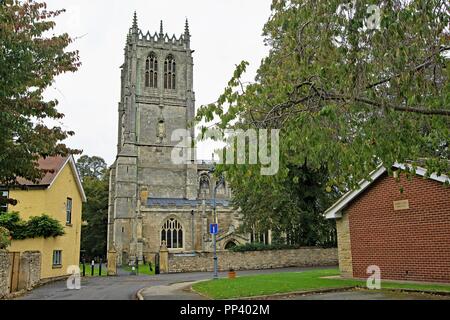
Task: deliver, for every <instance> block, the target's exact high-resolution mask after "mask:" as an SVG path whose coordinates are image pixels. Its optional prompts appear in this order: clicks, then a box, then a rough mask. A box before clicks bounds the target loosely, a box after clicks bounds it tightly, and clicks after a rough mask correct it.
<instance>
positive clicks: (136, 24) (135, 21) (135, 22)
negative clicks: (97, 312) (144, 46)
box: [133, 11, 138, 30]
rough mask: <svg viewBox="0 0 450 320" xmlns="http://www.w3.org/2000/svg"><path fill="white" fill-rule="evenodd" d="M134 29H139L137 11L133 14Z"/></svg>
mask: <svg viewBox="0 0 450 320" xmlns="http://www.w3.org/2000/svg"><path fill="white" fill-rule="evenodd" d="M133 29H134V30H137V29H138V21H137V14H136V11H135V12H134V15H133Z"/></svg>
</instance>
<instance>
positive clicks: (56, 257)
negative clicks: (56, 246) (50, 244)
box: [52, 250, 62, 266]
mask: <svg viewBox="0 0 450 320" xmlns="http://www.w3.org/2000/svg"><path fill="white" fill-rule="evenodd" d="M52 265H53V266H61V265H62V250H53V257H52Z"/></svg>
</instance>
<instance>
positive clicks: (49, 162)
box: [16, 156, 70, 186]
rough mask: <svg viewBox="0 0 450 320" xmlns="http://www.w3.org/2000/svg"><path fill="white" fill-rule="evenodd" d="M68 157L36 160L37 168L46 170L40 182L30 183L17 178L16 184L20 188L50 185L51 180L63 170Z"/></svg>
mask: <svg viewBox="0 0 450 320" xmlns="http://www.w3.org/2000/svg"><path fill="white" fill-rule="evenodd" d="M69 157H70V156H66V157H61V156H55V157H47V158H45V159H44V158H40V159H39V160H38V166H39V169H43V170H46V171H47V172H46V173H45V175H44V176H43V177H42V179H41V180H39V181H38V182H36V183H35V182H32V181H30V180H27V179H24V178H17V180H16V181H17V184H19V185H22V186H48V185H50V184H51V183H52V182H53V180H54V179H55V178H56V176H57V175H58V173H59V171H60V170H61V169H62V168H63V166H64V164H65V163H66V162H67V159H68V158H69Z"/></svg>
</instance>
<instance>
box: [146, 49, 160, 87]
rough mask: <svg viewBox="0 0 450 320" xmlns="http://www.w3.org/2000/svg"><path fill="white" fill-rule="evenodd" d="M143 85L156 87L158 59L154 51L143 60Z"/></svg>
mask: <svg viewBox="0 0 450 320" xmlns="http://www.w3.org/2000/svg"><path fill="white" fill-rule="evenodd" d="M145 86H146V87H150V88H158V59H157V58H156V55H155V53H154V52H152V53H150V54H149V55H148V57H147V60H145Z"/></svg>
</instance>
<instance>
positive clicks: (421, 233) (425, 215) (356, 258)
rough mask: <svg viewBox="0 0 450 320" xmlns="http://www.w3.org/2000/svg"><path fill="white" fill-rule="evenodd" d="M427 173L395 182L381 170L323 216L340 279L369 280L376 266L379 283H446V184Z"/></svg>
mask: <svg viewBox="0 0 450 320" xmlns="http://www.w3.org/2000/svg"><path fill="white" fill-rule="evenodd" d="M395 167H396V168H398V169H405V167H404V166H403V165H400V164H399V165H395ZM398 172H399V171H398ZM425 172H426V171H425V170H424V169H422V168H418V169H417V170H416V175H415V176H414V178H413V179H412V180H408V179H407V178H406V177H405V175H404V174H400V181H396V179H395V178H394V177H390V176H388V174H387V172H386V169H385V168H384V167H380V168H379V169H378V170H376V171H374V172H373V173H372V175H371V178H372V179H371V180H372V181H371V182H369V181H364V182H361V183H360V187H359V189H357V190H354V191H350V192H348V193H347V194H345V195H344V196H343V197H342V198H340V199H339V200H338V201H337V202H336V203H335V204H334V205H333V206H331V207H330V208H329V209H328V210H327V211H326V212H325V216H326V218H328V219H336V227H337V232H338V247H339V249H338V251H339V267H340V270H341V274H342V275H343V276H346V277H354V278H367V277H368V274H367V267H368V266H371V265H376V266H378V267H379V268H380V270H381V278H382V279H392V280H408V281H429V282H447V283H450V187H448V186H445V183H446V182H450V179H449V177H447V176H445V175H441V176H436V175H431V177H430V178H429V179H424V178H423V177H424V175H425Z"/></svg>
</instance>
